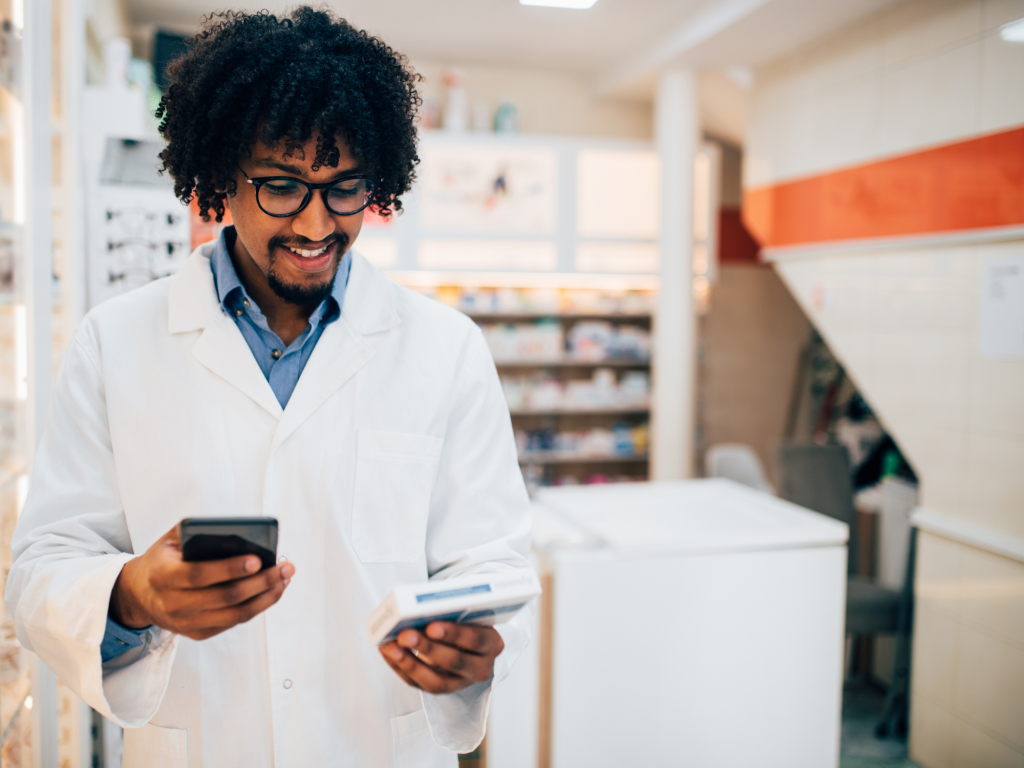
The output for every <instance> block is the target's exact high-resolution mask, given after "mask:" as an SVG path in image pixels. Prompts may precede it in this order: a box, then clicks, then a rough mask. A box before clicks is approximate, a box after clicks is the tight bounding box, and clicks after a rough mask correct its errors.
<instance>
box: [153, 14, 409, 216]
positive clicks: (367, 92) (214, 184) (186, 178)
mask: <svg viewBox="0 0 1024 768" xmlns="http://www.w3.org/2000/svg"><path fill="white" fill-rule="evenodd" d="M167 75H168V78H169V80H170V84H169V87H168V88H167V91H166V92H165V94H164V96H163V98H162V99H161V100H160V106H159V108H158V109H157V111H156V117H157V119H158V120H159V121H160V132H161V134H163V137H164V139H165V140H166V141H167V147H166V148H165V149H164V150H163V152H161V153H160V159H161V160H162V161H163V170H165V171H169V172H170V174H171V176H172V177H173V178H174V192H175V194H176V195H177V196H178V197H179V198H180V199H181V200H182V201H183V202H185V203H189V202H191V201H192V198H193V197H194V198H196V199H197V201H198V205H199V213H200V215H201V216H202V217H203V219H205V220H207V221H208V220H209V217H210V215H211V213H212V214H213V215H214V216H216V220H217V221H221V220H222V219H223V217H224V200H225V198H226V197H228V196H229V195H233V194H234V193H235V191H236V189H237V183H236V172H237V170H238V168H237V165H236V161H237V159H238V158H239V157H245V156H248V153H249V151H250V148H251V146H252V144H253V143H254V141H255V140H256V139H257V138H259V139H260V140H262V141H263V142H264V143H265V144H266V145H267V146H271V147H284V148H285V150H286V152H295V151H296V150H298V149H300V148H301V147H302V146H303V145H304V144H305V143H306V142H307V141H309V139H310V138H311V137H312V135H313V133H314V132H315V131H319V137H318V139H317V150H316V158H315V159H314V162H313V170H314V171H316V170H319V169H320V168H321V167H322V166H325V165H326V166H328V167H334V166H336V165H337V164H338V160H339V151H338V146H337V143H336V142H335V137H340V138H341V139H342V140H343V141H344V142H345V143H346V144H347V145H348V148H349V151H350V152H351V153H352V156H353V157H354V158H355V159H356V160H357V161H358V162H359V164H360V165H361V166H362V167H363V168H365V169H366V170H367V173H369V174H370V175H372V176H374V177H375V178H376V179H377V180H378V182H377V186H376V187H375V189H374V192H373V198H372V200H371V205H372V206H373V207H374V208H376V209H377V211H378V212H379V213H380V214H381V215H383V216H389V215H390V214H391V212H392V211H400V210H401V209H402V203H401V201H400V200H399V197H400V196H401V195H402V194H404V193H405V192H408V191H409V189H410V187H411V186H412V182H413V180H414V179H415V167H416V164H417V163H418V162H419V158H418V157H417V155H416V127H415V124H414V123H415V117H416V111H417V109H418V107H419V105H420V97H419V94H418V93H417V91H416V83H417V82H419V80H420V76H419V75H417V74H416V73H415V72H413V71H412V69H411V68H410V67H409V64H408V62H407V60H406V59H405V57H404V56H401V55H400V54H397V53H395V52H394V51H393V50H391V49H390V48H389V47H388V46H387V45H385V44H384V43H383V42H382V41H381V40H380V39H378V38H376V37H371V36H370V35H369V34H367V33H366V32H364V31H362V30H358V29H356V28H355V27H353V26H352V25H351V24H349V23H348V22H347V21H345V20H344V19H340V18H336V17H335V16H334V15H333V14H332V13H331V12H330V11H327V10H318V9H314V8H310V7H308V6H301V7H299V8H296V9H295V10H293V11H292V12H291V13H290V14H289V15H288V16H287V17H284V18H278V17H276V16H274V15H272V14H270V13H268V12H266V11H263V12H260V13H242V12H236V11H228V12H224V13H217V14H212V15H210V16H207V17H205V18H204V20H203V24H202V28H201V31H200V32H199V33H198V34H197V35H196V36H195V37H194V38H192V39H190V40H189V41H188V44H187V49H186V52H185V53H184V54H183V55H182V56H181V57H180V58H178V59H176V60H175V61H174V62H172V63H171V64H170V65H169V67H168V69H167Z"/></svg>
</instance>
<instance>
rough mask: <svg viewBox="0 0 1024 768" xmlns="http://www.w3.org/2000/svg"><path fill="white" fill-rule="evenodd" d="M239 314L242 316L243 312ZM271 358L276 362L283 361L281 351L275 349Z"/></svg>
mask: <svg viewBox="0 0 1024 768" xmlns="http://www.w3.org/2000/svg"><path fill="white" fill-rule="evenodd" d="M239 314H241V312H239ZM270 356H271V357H272V358H274V359H275V360H280V359H281V350H280V349H275V350H273V351H271V353H270Z"/></svg>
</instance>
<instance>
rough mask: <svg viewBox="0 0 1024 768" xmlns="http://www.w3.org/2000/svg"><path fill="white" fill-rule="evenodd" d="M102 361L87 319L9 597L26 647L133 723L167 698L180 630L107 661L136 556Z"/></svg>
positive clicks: (45, 447)
mask: <svg viewBox="0 0 1024 768" xmlns="http://www.w3.org/2000/svg"><path fill="white" fill-rule="evenodd" d="M98 359H99V351H98V345H97V344H96V342H95V340H94V339H93V337H92V334H91V333H90V327H89V320H88V319H86V321H85V322H84V323H83V326H82V328H81V329H80V330H79V332H78V334H76V336H75V339H74V340H73V341H72V343H71V346H70V348H69V349H68V352H67V354H66V355H65V358H64V361H63V363H62V365H61V369H60V372H59V374H58V375H57V380H56V382H55V385H54V392H53V398H52V400H51V403H50V411H49V417H48V419H47V425H46V429H45V431H44V432H43V438H42V440H41V442H40V444H39V450H38V452H37V454H36V459H35V466H34V468H33V472H32V479H31V482H30V485H29V492H28V496H27V498H26V500H25V506H24V509H23V511H22V514H21V518H20V519H19V521H18V526H17V529H16V530H15V533H14V537H13V540H12V543H11V555H12V560H13V564H12V566H11V571H10V574H9V575H8V578H7V589H6V594H5V596H4V597H5V599H6V601H7V605H8V608H9V609H10V610H11V612H12V614H13V615H14V624H15V630H16V632H17V635H18V639H19V640H20V641H21V644H22V645H23V646H25V647H26V648H28V649H30V650H32V651H35V652H36V653H37V654H39V656H40V658H41V659H42V660H43V661H44V662H45V663H46V665H47V666H49V667H50V669H52V670H53V671H54V673H56V675H57V677H59V678H60V679H61V680H62V681H64V683H65V684H66V685H68V686H69V687H70V688H71V689H72V690H73V691H74V692H75V693H77V694H78V695H79V696H80V697H81V698H82V699H84V700H85V701H86V702H87V703H88V704H89V705H91V706H92V707H93V708H94V709H96V710H97V711H98V712H100V713H101V714H103V715H105V716H106V717H108V718H110V719H111V720H113V721H115V722H117V723H119V724H120V725H122V726H124V727H127V728H135V727H140V726H142V725H144V724H145V723H147V722H148V721H149V720H150V719H151V718H152V717H153V716H154V715H155V714H156V711H157V708H158V707H159V705H160V702H161V700H162V699H163V695H164V691H165V690H166V688H167V683H168V680H169V679H170V670H171V664H172V662H173V660H174V654H175V649H176V647H177V636H176V635H173V634H172V633H170V632H167V631H165V630H161V629H159V628H156V627H154V628H152V630H150V632H149V633H148V636H147V638H146V640H147V642H146V644H145V647H144V648H141V649H139V650H141V651H142V652H141V653H138V652H136V653H132V654H131V656H134V657H136V660H134V661H133V663H126V661H127V660H128V656H129V655H128V654H125V657H126V658H119V659H117V660H116V661H117V662H120V663H114V662H111V663H110V664H108V665H103V663H102V660H101V656H100V646H101V644H102V642H103V636H104V633H105V631H106V626H107V610H108V605H109V602H110V593H111V590H112V589H113V587H114V582H115V581H116V580H117V577H118V574H120V572H121V568H122V567H123V566H124V564H125V563H126V562H128V561H129V560H131V559H132V557H133V554H132V543H131V538H130V535H129V532H128V527H127V523H126V520H125V516H124V512H123V509H122V506H121V498H120V493H119V490H118V483H117V472H116V469H115V465H114V455H113V450H112V448H111V441H110V431H109V427H108V422H107V408H106V395H105V390H104V382H103V377H102V375H101V374H100V370H101V366H100V365H99V364H98V363H97V360H98Z"/></svg>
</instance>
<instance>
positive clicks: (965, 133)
mask: <svg viewBox="0 0 1024 768" xmlns="http://www.w3.org/2000/svg"><path fill="white" fill-rule="evenodd" d="M1021 17H1024V0H910V1H909V2H902V3H896V4H894V5H892V6H889V7H888V8H886V9H884V10H882V11H880V12H878V13H876V14H874V15H872V16H870V17H868V18H866V19H864V20H862V21H860V22H858V23H857V24H856V25H855V26H854V27H852V28H848V29H846V30H844V31H841V32H839V33H837V34H836V35H834V36H831V37H828V38H825V39H822V40H819V41H817V42H816V43H815V44H813V45H811V46H808V47H806V48H804V49H802V50H800V51H796V52H794V53H793V54H791V55H789V56H787V57H785V58H783V59H780V60H777V61H775V62H772V63H771V64H770V65H768V66H765V67H762V68H761V69H759V70H758V71H757V75H756V85H755V88H754V91H753V95H752V107H751V117H750V126H749V129H748V134H747V137H748V139H747V147H746V152H747V154H746V163H745V173H746V178H745V180H744V185H745V186H746V187H749V188H753V187H761V186H765V185H768V184H773V183H777V182H780V181H786V180H790V179H794V178H799V177H802V176H807V175H812V174H817V173H822V172H825V171H830V170H835V169H837V168H842V167H846V166H850V165H857V164H861V163H865V162H869V161H872V160H877V159H879V158H883V157H889V156H892V155H897V154H902V153H906V152H912V151H915V150H919V149H921V148H923V147H927V146H934V145H940V144H946V143H950V142H954V141H957V140H960V139H964V138H967V137H970V136H976V135H978V134H983V133H989V132H993V131H998V130H1003V129H1006V128H1009V127H1012V126H1017V125H1021V124H1024V45H1020V44H1013V43H1007V42H1005V41H1003V40H1001V39H1000V38H999V34H998V33H999V27H1000V26H1001V25H1002V24H1005V23H1006V22H1009V21H1013V20H1015V19H1019V18H1021Z"/></svg>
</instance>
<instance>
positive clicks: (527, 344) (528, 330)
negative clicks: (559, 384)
mask: <svg viewBox="0 0 1024 768" xmlns="http://www.w3.org/2000/svg"><path fill="white" fill-rule="evenodd" d="M480 330H481V331H483V334H484V338H485V339H486V340H487V346H489V347H490V348H491V354H492V355H493V356H494V359H495V360H497V361H506V362H519V361H539V362H545V361H549V362H554V361H558V360H561V359H562V358H563V357H564V356H565V335H564V333H563V331H562V326H561V324H560V323H557V322H554V321H550V320H538V321H537V322H534V323H480Z"/></svg>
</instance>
